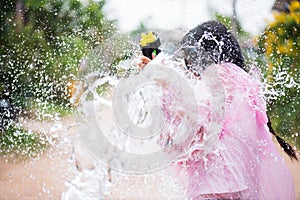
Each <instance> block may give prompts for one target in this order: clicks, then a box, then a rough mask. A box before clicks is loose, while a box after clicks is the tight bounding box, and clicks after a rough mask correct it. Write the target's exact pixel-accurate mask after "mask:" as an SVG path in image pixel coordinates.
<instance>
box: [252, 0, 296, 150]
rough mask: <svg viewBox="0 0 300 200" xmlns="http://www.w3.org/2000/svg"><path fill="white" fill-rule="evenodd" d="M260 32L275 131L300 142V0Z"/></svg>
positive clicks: (276, 15) (290, 139)
mask: <svg viewBox="0 0 300 200" xmlns="http://www.w3.org/2000/svg"><path fill="white" fill-rule="evenodd" d="M274 18H275V20H274V22H271V23H270V24H269V25H268V26H267V27H266V28H265V30H264V32H263V34H262V35H260V37H259V40H258V47H259V48H260V51H261V52H263V53H264V55H265V59H264V62H265V66H268V68H267V69H265V70H264V72H265V73H264V74H265V80H266V84H267V86H268V88H267V89H269V90H270V91H272V92H270V94H269V96H268V99H269V100H268V103H269V111H268V112H269V115H270V117H271V121H272V122H273V125H274V128H275V131H276V132H278V133H279V134H280V135H282V136H284V138H286V139H287V140H289V141H290V142H292V143H294V144H296V145H297V146H298V147H299V145H300V137H299V134H300V114H299V111H300V95H299V93H300V82H299V80H300V2H298V1H292V2H291V4H290V8H289V13H284V12H283V13H274Z"/></svg>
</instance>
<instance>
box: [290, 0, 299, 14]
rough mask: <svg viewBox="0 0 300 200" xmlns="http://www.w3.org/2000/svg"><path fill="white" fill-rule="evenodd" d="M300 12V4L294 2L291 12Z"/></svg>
mask: <svg viewBox="0 0 300 200" xmlns="http://www.w3.org/2000/svg"><path fill="white" fill-rule="evenodd" d="M299 11H300V2H299V1H292V2H291V5H290V12H291V13H292V12H299Z"/></svg>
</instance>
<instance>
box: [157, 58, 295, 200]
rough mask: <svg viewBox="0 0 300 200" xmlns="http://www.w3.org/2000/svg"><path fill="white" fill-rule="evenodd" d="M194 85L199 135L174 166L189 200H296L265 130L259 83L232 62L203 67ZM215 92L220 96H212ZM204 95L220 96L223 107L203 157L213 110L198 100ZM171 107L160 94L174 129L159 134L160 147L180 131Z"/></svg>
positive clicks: (205, 101) (205, 99) (203, 99)
mask: <svg viewBox="0 0 300 200" xmlns="http://www.w3.org/2000/svg"><path fill="white" fill-rule="evenodd" d="M198 81H200V83H201V82H202V83H201V84H197V86H195V87H194V92H195V94H196V96H200V98H197V101H198V108H197V109H198V112H199V116H198V117H199V118H198V119H197V126H198V128H197V130H198V131H196V132H195V136H194V139H193V141H192V142H191V144H189V145H190V150H189V151H188V153H187V154H186V155H184V156H182V157H181V158H180V159H179V160H178V161H177V163H176V164H175V165H174V170H175V171H176V176H177V177H178V178H179V179H180V180H181V181H182V182H186V183H187V188H186V189H187V195H188V198H189V199H214V198H220V199H222V198H227V199H268V200H269V199H274V200H275V199H276V200H277V199H283V200H285V199H295V191H294V183H293V179H292V176H291V174H290V172H289V170H288V168H287V166H286V165H285V163H284V160H283V158H282V157H281V156H280V154H279V152H278V151H277V149H276V147H275V144H274V143H273V141H272V137H271V134H270V133H269V131H268V128H267V116H266V103H265V100H264V98H263V95H262V94H261V92H260V87H259V83H258V82H257V81H256V80H255V79H254V78H252V77H251V76H250V75H249V74H247V73H246V72H244V71H243V70H242V69H240V68H239V67H237V66H235V65H234V64H231V63H223V64H220V65H212V66H210V67H208V68H207V69H206V70H205V71H204V73H203V78H202V79H201V80H198ZM203 83H204V84H203ZM220 89H221V90H223V93H220V92H219V93H218V92H214V90H215V91H221V90H220ZM205 92H210V93H212V94H220V95H223V96H224V97H222V96H220V98H224V101H225V102H224V107H222V109H221V110H220V113H222V115H221V114H220V116H222V117H220V121H219V122H218V123H220V124H221V129H220V133H219V136H218V137H219V138H218V141H217V143H216V145H215V146H214V148H213V149H212V150H211V151H209V153H206V154H203V152H204V151H205V150H203V144H204V143H203V141H204V139H203V135H205V134H206V135H209V134H210V133H209V131H210V129H209V127H208V124H210V123H211V121H210V120H211V119H212V118H211V115H212V110H213V109H214V108H213V106H216V105H213V103H212V102H211V101H210V99H209V96H204V97H203V95H197V94H201V93H203V94H204V93H205ZM214 98H216V97H215V96H214ZM173 107H174V105H172V98H170V96H168V91H165V94H164V97H163V109H164V112H165V114H166V118H167V119H168V120H169V122H170V123H171V124H173V128H172V130H171V131H169V132H168V133H167V134H162V136H161V144H162V145H166V144H168V143H170V140H172V138H174V137H176V130H177V129H178V128H179V127H180V123H181V119H182V116H183V114H182V113H181V114H179V113H180V112H177V113H172V111H173V110H174V108H173ZM171 116H173V117H171ZM171 119H172V120H171ZM216 119H217V120H218V117H217V118H216ZM198 146H199V148H198ZM204 148H205V147H204Z"/></svg>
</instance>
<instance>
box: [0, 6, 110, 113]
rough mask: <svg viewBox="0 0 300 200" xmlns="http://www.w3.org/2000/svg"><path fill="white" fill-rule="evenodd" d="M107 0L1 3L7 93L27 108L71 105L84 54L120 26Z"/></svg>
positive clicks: (0, 64) (2, 81)
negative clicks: (109, 16)
mask: <svg viewBox="0 0 300 200" xmlns="http://www.w3.org/2000/svg"><path fill="white" fill-rule="evenodd" d="M104 3H105V1H97V2H94V1H92V0H89V1H87V2H85V3H84V4H83V3H82V2H81V1H78V0H3V1H1V3H0V10H1V20H0V70H1V71H0V85H1V87H0V88H1V90H0V92H1V97H2V98H7V99H10V101H12V102H13V103H14V104H15V105H16V107H18V108H20V109H26V108H28V107H29V106H32V105H35V104H39V103H41V102H45V103H49V102H51V103H54V104H61V105H68V95H69V93H68V90H67V87H66V86H67V85H68V84H69V83H70V80H72V79H73V78H74V77H75V76H76V75H77V72H78V68H79V65H80V62H81V60H82V59H83V58H84V56H85V55H86V54H87V52H89V51H90V50H92V49H93V48H94V47H95V46H97V45H99V43H101V42H102V41H104V40H105V38H106V37H108V36H109V35H110V34H111V33H112V32H113V31H114V30H115V28H113V23H112V22H111V21H108V20H106V19H105V17H104V14H103V13H102V8H103V5H104Z"/></svg>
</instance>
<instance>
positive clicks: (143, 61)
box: [138, 56, 151, 71]
mask: <svg viewBox="0 0 300 200" xmlns="http://www.w3.org/2000/svg"><path fill="white" fill-rule="evenodd" d="M140 60H141V62H139V63H138V67H139V71H142V70H143V69H144V68H145V67H146V65H147V64H148V63H149V62H150V61H151V60H150V59H149V58H148V57H146V56H142V57H141V58H140Z"/></svg>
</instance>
